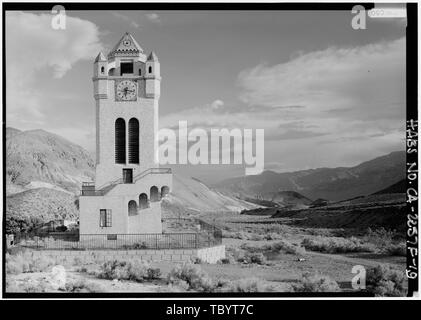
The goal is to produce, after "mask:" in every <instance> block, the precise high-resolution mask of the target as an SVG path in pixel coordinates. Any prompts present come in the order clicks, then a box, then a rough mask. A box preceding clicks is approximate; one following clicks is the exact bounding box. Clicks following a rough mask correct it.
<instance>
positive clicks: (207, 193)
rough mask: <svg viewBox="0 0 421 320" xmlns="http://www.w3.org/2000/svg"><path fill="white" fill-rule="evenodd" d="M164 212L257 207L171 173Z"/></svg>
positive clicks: (197, 181) (178, 212)
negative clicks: (168, 193) (170, 189)
mask: <svg viewBox="0 0 421 320" xmlns="http://www.w3.org/2000/svg"><path fill="white" fill-rule="evenodd" d="M164 201H165V203H164V204H163V207H164V214H166V215H178V214H180V213H181V214H182V215H183V212H189V213H198V212H209V211H235V212H239V211H241V210H243V209H251V208H255V207H257V205H254V204H252V203H249V202H247V201H243V200H240V199H236V198H232V197H229V196H226V195H223V194H222V193H220V192H218V191H215V190H212V189H210V188H209V187H208V186H206V185H205V184H204V183H203V182H201V181H200V180H198V179H195V178H186V177H183V176H180V175H177V174H173V188H172V191H171V194H170V195H169V196H168V197H167V198H166V199H165V200H164Z"/></svg>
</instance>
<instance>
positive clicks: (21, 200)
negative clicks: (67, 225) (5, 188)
mask: <svg viewBox="0 0 421 320" xmlns="http://www.w3.org/2000/svg"><path fill="white" fill-rule="evenodd" d="M6 212H7V214H6V231H7V232H11V231H18V230H19V229H23V230H26V229H28V228H30V227H32V226H34V225H39V224H41V223H45V222H48V221H51V220H54V219H68V220H76V219H77V217H78V216H79V212H78V207H77V198H76V196H74V195H72V194H70V193H68V192H62V191H58V190H53V189H49V188H37V189H31V190H26V191H23V192H19V193H16V194H13V195H10V196H8V197H7V198H6Z"/></svg>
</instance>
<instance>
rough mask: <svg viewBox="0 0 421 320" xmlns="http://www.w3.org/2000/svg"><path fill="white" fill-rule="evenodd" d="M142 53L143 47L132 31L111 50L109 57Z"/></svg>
mask: <svg viewBox="0 0 421 320" xmlns="http://www.w3.org/2000/svg"><path fill="white" fill-rule="evenodd" d="M140 53H143V49H142V47H141V46H140V45H139V44H138V43H137V41H136V40H135V38H133V36H132V35H131V34H130V33H128V32H126V33H125V34H124V35H123V37H121V39H120V41H118V42H117V44H116V45H115V46H114V48H113V49H112V50H111V51H110V53H109V54H108V57H115V56H138V55H139V54H140Z"/></svg>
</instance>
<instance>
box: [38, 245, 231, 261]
mask: <svg viewBox="0 0 421 320" xmlns="http://www.w3.org/2000/svg"><path fill="white" fill-rule="evenodd" d="M33 254H34V255H35V256H41V255H43V256H44V255H47V256H50V257H52V258H54V259H56V260H57V261H62V262H63V263H65V262H73V260H74V259H75V258H76V257H78V258H80V259H81V260H83V259H88V258H91V259H95V260H98V261H106V260H113V259H116V260H130V259H140V260H142V261H148V262H154V261H171V262H192V261H194V260H195V259H196V258H199V259H201V260H202V261H203V262H205V263H212V264H214V263H217V262H218V261H219V260H221V259H223V258H225V246H224V245H220V246H215V247H209V248H200V249H161V250H150V249H144V250H82V251H79V250H34V251H33Z"/></svg>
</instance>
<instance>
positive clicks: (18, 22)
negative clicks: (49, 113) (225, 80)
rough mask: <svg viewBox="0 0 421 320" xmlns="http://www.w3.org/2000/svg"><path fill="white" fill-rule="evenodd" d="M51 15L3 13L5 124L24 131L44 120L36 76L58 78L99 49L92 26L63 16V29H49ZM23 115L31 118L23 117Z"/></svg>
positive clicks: (96, 33) (97, 33)
mask: <svg viewBox="0 0 421 320" xmlns="http://www.w3.org/2000/svg"><path fill="white" fill-rule="evenodd" d="M51 17H52V15H51V14H34V13H28V12H7V13H6V60H7V69H6V90H7V91H6V98H7V111H8V113H7V117H8V122H9V123H11V124H13V125H16V126H19V127H22V128H26V127H27V126H29V125H30V124H31V123H32V124H33V125H35V126H38V127H39V126H40V125H42V124H43V122H44V120H45V115H44V113H43V110H42V109H43V104H44V103H45V93H44V95H41V94H40V92H39V91H37V90H36V84H37V80H38V75H39V73H43V72H44V71H46V70H47V71H51V72H52V76H53V78H55V79H60V78H62V77H64V76H65V74H66V73H67V72H68V71H69V70H70V69H71V68H72V67H73V66H74V65H75V64H76V63H77V62H79V61H81V60H91V59H92V58H93V57H95V55H96V54H97V53H98V52H99V51H100V50H101V49H102V44H101V42H100V40H99V36H98V35H99V31H98V28H97V26H96V25H95V24H93V23H92V22H90V21H87V20H82V19H79V18H76V17H69V16H67V17H66V29H65V30H55V29H53V28H52V27H51ZM22 114H26V115H30V117H26V118H25V119H24V117H22Z"/></svg>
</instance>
